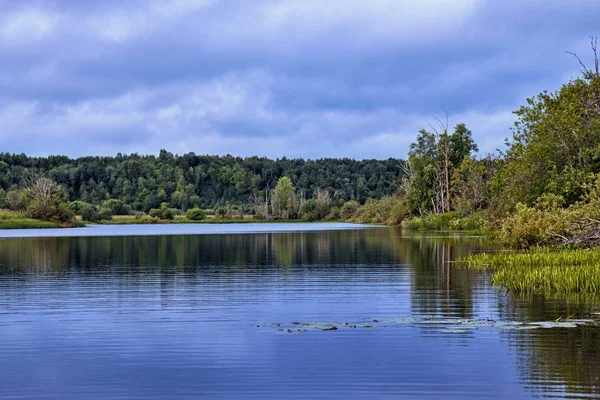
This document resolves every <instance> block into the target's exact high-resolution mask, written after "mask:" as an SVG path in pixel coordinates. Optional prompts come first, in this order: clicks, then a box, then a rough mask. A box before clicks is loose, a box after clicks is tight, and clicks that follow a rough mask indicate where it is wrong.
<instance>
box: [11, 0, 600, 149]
mask: <svg viewBox="0 0 600 400" xmlns="http://www.w3.org/2000/svg"><path fill="white" fill-rule="evenodd" d="M598 21H600V2H598V1H597V0H589V1H585V0H581V1H580V0H564V1H561V0H552V1H547V0H537V1H535V0H530V1H527V0H525V1H523V0H503V1H496V0H489V1H484V0H480V1H477V0H452V1H449V0H428V1H425V0H421V1H418V2H417V1H413V0H406V1H404V0H369V1H365V0H325V1H324V0H261V1H258V0H172V1H167V0H157V1H152V0H144V1H137V0H127V1H121V0H119V1H117V0H114V1H113V0H98V1H91V0H90V1H68V0H64V1H58V0H44V1H25V0H24V1H13V0H0V151H9V152H25V153H27V154H31V155H49V154H66V155H70V156H80V155H96V154H103V155H114V154H116V153H118V152H121V153H131V152H138V153H157V152H158V150H160V149H161V148H166V149H168V150H170V151H172V152H176V153H184V152H189V151H193V152H195V153H197V154H207V153H208V154H227V153H229V154H233V155H240V156H249V155H265V156H270V157H282V156H288V157H305V158H319V157H330V156H331V157H354V158H387V157H404V156H405V155H406V152H407V149H408V145H409V143H410V142H411V141H412V140H413V139H414V137H415V135H416V133H417V131H418V129H419V128H421V127H427V126H428V124H429V123H431V122H432V121H433V116H440V115H441V116H443V115H444V112H445V111H446V112H447V113H448V115H449V117H450V123H451V124H455V123H457V122H465V123H466V124H467V126H468V127H470V128H471V130H472V131H473V133H474V136H475V138H476V139H477V141H478V143H479V145H480V148H481V150H482V152H488V151H494V150H495V149H496V148H498V147H500V146H501V145H502V143H503V139H504V137H506V136H507V135H509V128H510V126H511V125H512V122H513V120H514V118H513V115H512V113H511V112H512V111H513V110H515V109H516V108H517V107H518V106H519V105H520V104H522V103H523V102H524V100H525V99H526V98H527V97H530V96H532V95H533V94H535V93H538V92H539V91H540V90H542V89H556V88H558V87H559V86H560V84H561V83H562V82H564V81H566V80H568V79H569V78H572V77H575V76H576V75H577V74H578V73H579V70H580V68H579V65H578V64H577V62H576V60H574V59H573V58H572V57H570V56H568V55H566V54H565V53H564V51H565V50H570V51H574V52H577V53H579V54H581V56H582V58H583V59H584V60H591V52H590V51H589V38H588V36H589V35H599V34H600V24H599V23H598Z"/></svg>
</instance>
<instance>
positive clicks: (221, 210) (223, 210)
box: [215, 206, 233, 219]
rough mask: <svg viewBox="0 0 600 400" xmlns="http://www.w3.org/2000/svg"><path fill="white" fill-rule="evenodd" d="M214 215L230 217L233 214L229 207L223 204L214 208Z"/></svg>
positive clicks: (224, 217)
mask: <svg viewBox="0 0 600 400" xmlns="http://www.w3.org/2000/svg"><path fill="white" fill-rule="evenodd" d="M215 215H216V216H217V218H220V219H231V217H232V216H233V215H232V212H231V208H230V207H225V206H221V207H217V209H216V210H215Z"/></svg>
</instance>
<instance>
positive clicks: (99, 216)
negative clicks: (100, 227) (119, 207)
mask: <svg viewBox="0 0 600 400" xmlns="http://www.w3.org/2000/svg"><path fill="white" fill-rule="evenodd" d="M81 217H82V218H83V219H84V220H86V221H110V220H111V219H112V218H113V214H112V210H111V209H110V208H106V207H100V208H99V209H98V211H96V213H95V214H94V215H93V216H90V218H93V220H88V219H86V217H84V216H83V215H82V216H81Z"/></svg>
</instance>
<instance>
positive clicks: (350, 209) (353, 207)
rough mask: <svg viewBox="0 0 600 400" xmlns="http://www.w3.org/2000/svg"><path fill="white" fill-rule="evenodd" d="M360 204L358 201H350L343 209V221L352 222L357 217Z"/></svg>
mask: <svg viewBox="0 0 600 400" xmlns="http://www.w3.org/2000/svg"><path fill="white" fill-rule="evenodd" d="M359 207H360V204H359V203H358V202H357V201H354V200H350V201H347V202H345V203H344V205H343V206H342V209H341V210H340V215H341V217H342V219H345V220H351V219H352V218H354V216H355V215H356V212H357V211H358V209H359Z"/></svg>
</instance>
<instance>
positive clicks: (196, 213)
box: [185, 208, 206, 221]
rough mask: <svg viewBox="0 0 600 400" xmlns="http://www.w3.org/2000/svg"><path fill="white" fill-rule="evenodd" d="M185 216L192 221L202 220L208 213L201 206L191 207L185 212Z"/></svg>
mask: <svg viewBox="0 0 600 400" xmlns="http://www.w3.org/2000/svg"><path fill="white" fill-rule="evenodd" d="M185 216H186V217H187V219H189V220H192V221H202V220H203V219H205V218H206V214H205V213H204V211H203V210H201V209H199V208H190V209H189V210H187V212H186V213H185Z"/></svg>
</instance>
